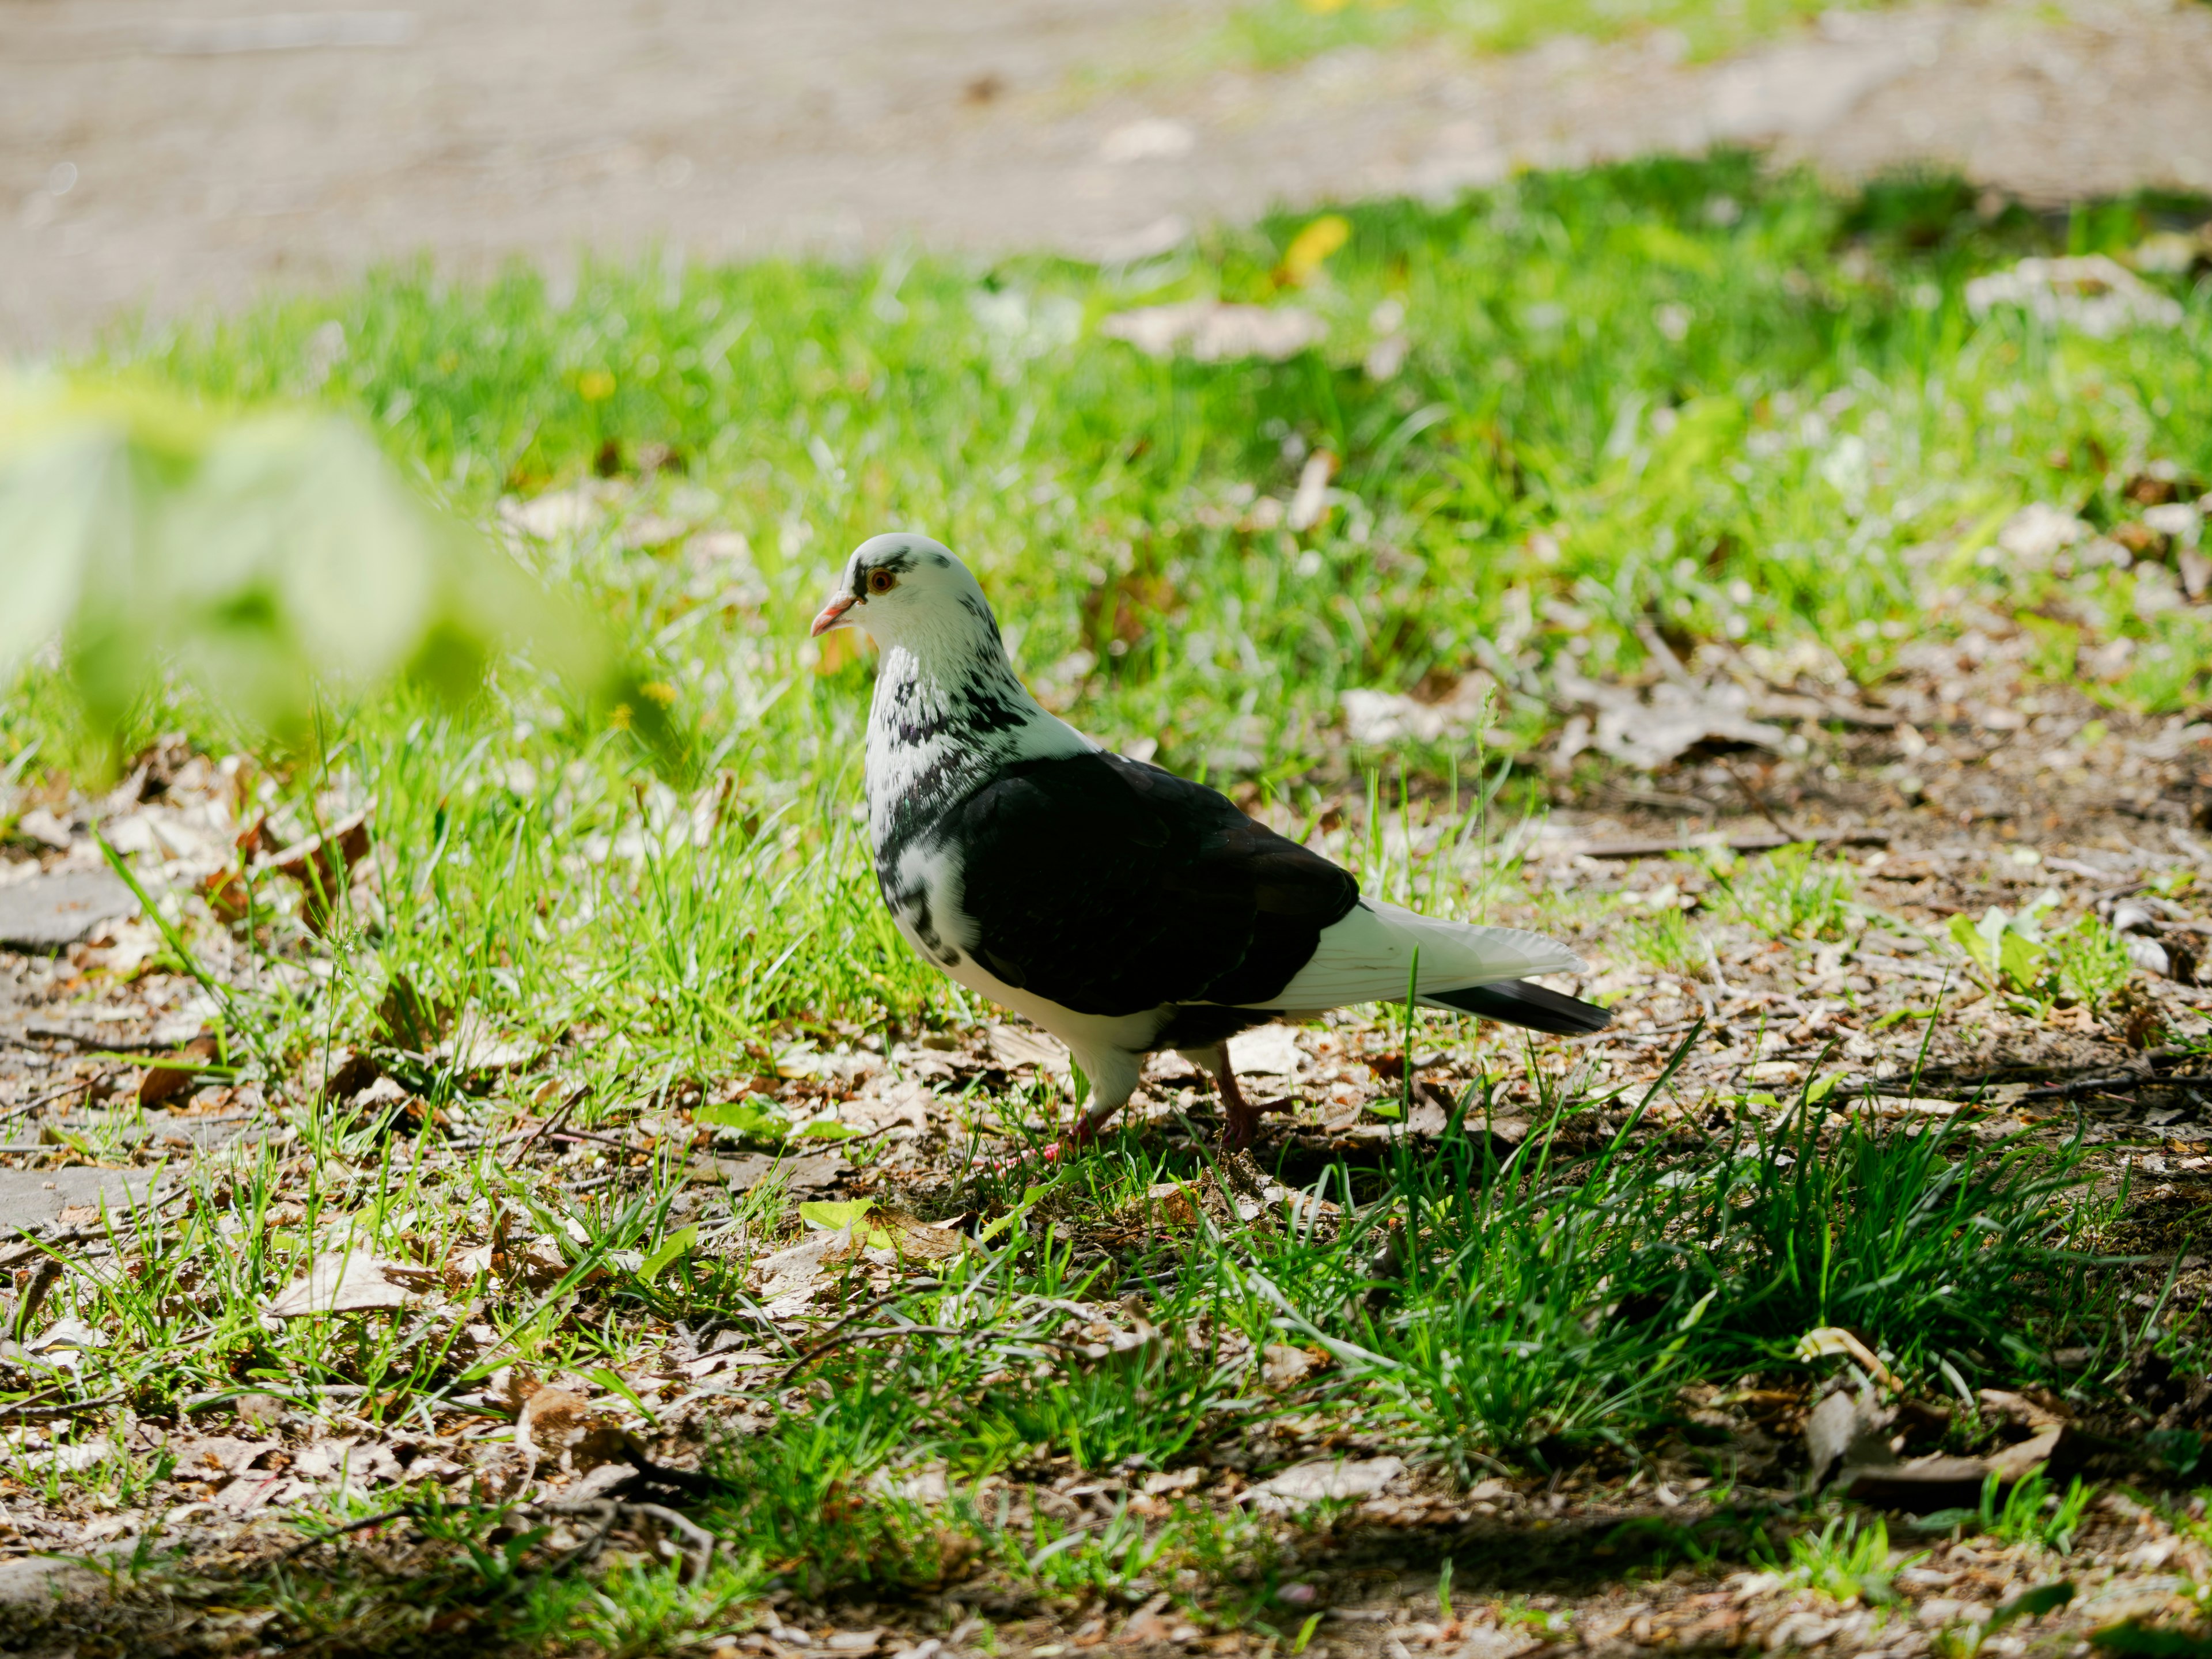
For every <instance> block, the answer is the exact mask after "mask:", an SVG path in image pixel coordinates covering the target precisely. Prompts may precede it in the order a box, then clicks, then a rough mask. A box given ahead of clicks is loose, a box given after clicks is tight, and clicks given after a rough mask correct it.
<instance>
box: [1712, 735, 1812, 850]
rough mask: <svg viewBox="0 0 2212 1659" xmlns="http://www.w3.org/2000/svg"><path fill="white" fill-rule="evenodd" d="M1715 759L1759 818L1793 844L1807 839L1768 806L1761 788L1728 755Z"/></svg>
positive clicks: (1717, 756) (1718, 756)
mask: <svg viewBox="0 0 2212 1659" xmlns="http://www.w3.org/2000/svg"><path fill="white" fill-rule="evenodd" d="M1713 758H1714V759H1716V760H1717V761H1718V762H1720V763H1721V769H1723V771H1725V772H1726V773H1727V774H1728V775H1729V778H1730V779H1731V780H1732V781H1734V782H1735V787H1737V788H1738V789H1740V790H1741V791H1742V792H1743V798H1744V799H1746V800H1747V801H1749V802H1750V803H1751V804H1752V805H1753V807H1755V808H1756V809H1757V810H1758V812H1759V817H1763V818H1765V820H1766V821H1767V822H1768V823H1771V824H1772V825H1773V826H1774V827H1775V829H1776V830H1778V832H1779V833H1780V834H1782V835H1784V836H1788V837H1789V838H1790V841H1791V842H1800V841H1802V840H1804V839H1805V838H1804V836H1801V835H1799V834H1798V833H1797V831H1796V830H1795V829H1791V828H1790V826H1789V825H1788V824H1786V823H1784V822H1783V821H1782V818H1781V816H1780V815H1779V814H1778V813H1777V812H1776V811H1775V810H1774V808H1773V807H1772V806H1771V805H1768V804H1767V799H1766V796H1765V794H1764V793H1762V792H1761V791H1760V789H1759V786H1758V785H1756V784H1754V783H1753V782H1752V781H1751V780H1750V779H1749V778H1747V777H1746V776H1745V775H1743V774H1742V773H1741V772H1739V771H1737V770H1736V769H1735V762H1734V761H1732V760H1730V759H1729V757H1727V756H1726V755H1716V756H1715V757H1713Z"/></svg>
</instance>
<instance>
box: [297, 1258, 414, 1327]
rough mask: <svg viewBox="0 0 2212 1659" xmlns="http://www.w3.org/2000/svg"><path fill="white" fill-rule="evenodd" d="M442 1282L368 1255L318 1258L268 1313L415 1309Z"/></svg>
mask: <svg viewBox="0 0 2212 1659" xmlns="http://www.w3.org/2000/svg"><path fill="white" fill-rule="evenodd" d="M436 1280H437V1275H436V1274H435V1273H434V1272H433V1271H432V1270H431V1269H429V1268H428V1267H417V1266H416V1264H414V1263H413V1262H410V1261H395V1260H392V1258H389V1257H386V1256H379V1255H374V1254H373V1253H372V1252H370V1251H369V1250H368V1249H343V1250H329V1251H324V1252H321V1253H319V1254H318V1255H316V1257H315V1259H314V1261H313V1262H312V1263H311V1264H310V1265H309V1267H308V1268H307V1274H306V1276H305V1277H303V1278H301V1279H295V1280H294V1281H293V1282H292V1283H291V1284H290V1285H287V1286H286V1287H285V1288H284V1290H283V1292H282V1293H281V1294H279V1295H278V1296H277V1297H276V1299H275V1300H274V1301H272V1302H270V1304H269V1306H268V1309H267V1311H268V1313H269V1314H270V1316H273V1317H275V1318H277V1319H301V1318H305V1317H307V1316H310V1315H317V1314H337V1313H367V1312H373V1311H374V1310H378V1309H383V1308H409V1307H413V1306H414V1305H415V1304H416V1302H418V1301H419V1300H420V1299H421V1297H422V1291H426V1290H428V1288H429V1287H430V1286H431V1285H434V1284H435V1282H436Z"/></svg>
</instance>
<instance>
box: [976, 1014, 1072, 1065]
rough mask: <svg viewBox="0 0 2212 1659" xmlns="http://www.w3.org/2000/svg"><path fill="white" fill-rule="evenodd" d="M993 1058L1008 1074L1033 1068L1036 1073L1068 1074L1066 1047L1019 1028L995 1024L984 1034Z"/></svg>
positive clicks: (1057, 1041) (1056, 1041)
mask: <svg viewBox="0 0 2212 1659" xmlns="http://www.w3.org/2000/svg"><path fill="white" fill-rule="evenodd" d="M984 1038H985V1040H986V1041H987V1042H989V1044H990V1045H991V1054H992V1057H993V1058H994V1060H997V1061H998V1062H999V1064H1000V1065H1001V1066H1005V1067H1006V1068H1007V1069H1008V1070H1009V1071H1012V1070H1015V1069H1017V1068H1018V1067H1020V1066H1036V1068H1037V1069H1038V1070H1039V1071H1043V1072H1057V1073H1060V1076H1062V1077H1066V1075H1068V1057H1067V1048H1066V1045H1065V1044H1063V1043H1062V1042H1060V1040H1059V1039H1058V1038H1057V1037H1049V1036H1045V1035H1044V1033H1042V1031H1025V1030H1022V1029H1021V1027H1019V1026H1018V1025H994V1026H992V1027H991V1028H990V1030H987V1032H985V1033H984Z"/></svg>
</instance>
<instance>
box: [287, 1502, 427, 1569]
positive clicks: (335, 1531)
mask: <svg viewBox="0 0 2212 1659" xmlns="http://www.w3.org/2000/svg"><path fill="white" fill-rule="evenodd" d="M414 1513H415V1506H414V1505H413V1504H402V1505H401V1506H400V1507H399V1508H398V1509H396V1510H384V1511H382V1512H381V1513H380V1514H377V1515H364V1516H362V1517H361V1518H360V1519H359V1520H357V1521H349V1522H346V1523H345V1525H343V1527H332V1528H329V1529H328V1530H327V1531H325V1532H321V1533H318V1534H316V1535H315V1536H314V1537H313V1538H308V1539H303V1540H301V1541H300V1542H299V1543H297V1544H295V1545H293V1546H292V1547H291V1548H290V1549H289V1550H286V1551H285V1552H284V1553H283V1554H282V1555H280V1556H278V1557H277V1558H276V1559H278V1560H280V1561H289V1560H291V1559H293V1558H294V1557H295V1556H300V1555H305V1554H306V1553H307V1552H308V1551H309V1550H311V1549H313V1548H314V1547H316V1546H317V1545H318V1544H328V1543H331V1542H333V1541H336V1540H337V1539H340V1538H343V1537H344V1536H345V1535H346V1534H348V1533H354V1532H366V1531H367V1530H368V1528H371V1527H380V1526H382V1525H383V1524H384V1523H385V1522H386V1521H398V1520H401V1519H403V1518H410V1517H412V1516H413V1515H414Z"/></svg>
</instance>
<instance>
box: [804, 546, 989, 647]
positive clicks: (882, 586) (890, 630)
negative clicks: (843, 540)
mask: <svg viewBox="0 0 2212 1659" xmlns="http://www.w3.org/2000/svg"><path fill="white" fill-rule="evenodd" d="M833 628H858V629H864V630H866V633H867V634H868V635H869V636H870V637H871V638H872V639H873V640H874V641H876V643H877V644H878V645H884V646H888V645H896V644H903V643H909V642H916V641H918V639H919V637H920V636H921V635H944V634H955V635H965V634H972V633H975V632H977V631H978V630H982V631H987V633H988V635H989V636H990V638H991V640H992V641H994V643H995V642H996V641H997V639H998V637H999V624H998V621H997V619H996V618H995V617H993V616H992V615H991V607H990V605H989V604H988V603H987V601H986V600H985V599H984V598H983V590H982V588H981V587H980V586H977V584H976V581H975V577H973V576H972V575H970V574H969V573H968V567H967V566H966V565H964V564H963V563H961V562H960V561H959V560H958V559H957V558H955V557H954V556H952V550H951V549H950V548H948V547H945V546H944V545H943V544H940V543H938V542H933V541H932V540H930V539H929V538H928V537H927V536H915V535H908V534H907V533H905V532H894V533H893V534H891V535H888V536H872V537H870V538H868V539H867V540H866V541H865V542H862V543H861V544H860V545H859V546H858V547H856V548H854V550H853V556H852V557H851V558H849V559H848V560H846V561H845V574H843V575H842V577H840V578H839V579H838V583H837V591H836V592H834V593H832V594H831V595H830V596H829V604H827V605H823V607H822V610H821V611H820V613H819V614H818V615H817V616H816V617H815V618H814V627H813V629H812V631H813V632H814V633H816V634H826V633H828V632H829V630H830V629H833Z"/></svg>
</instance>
